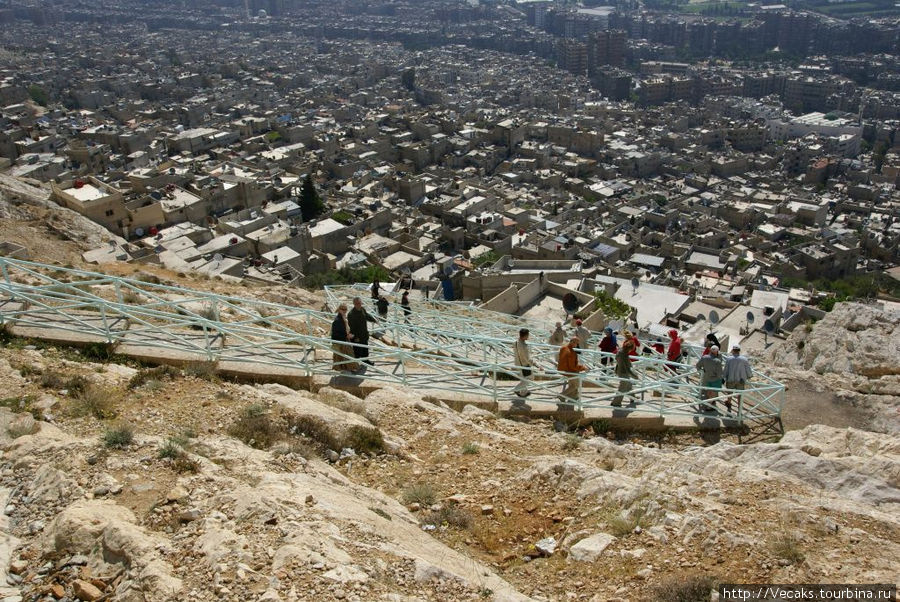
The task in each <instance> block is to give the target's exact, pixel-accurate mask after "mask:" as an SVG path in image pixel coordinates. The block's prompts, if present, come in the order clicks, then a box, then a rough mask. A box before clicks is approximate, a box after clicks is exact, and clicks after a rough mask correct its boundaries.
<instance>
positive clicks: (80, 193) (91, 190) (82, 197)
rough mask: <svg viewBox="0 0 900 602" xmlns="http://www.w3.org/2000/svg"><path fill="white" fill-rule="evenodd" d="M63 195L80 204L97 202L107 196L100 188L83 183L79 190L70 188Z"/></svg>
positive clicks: (73, 187)
mask: <svg viewBox="0 0 900 602" xmlns="http://www.w3.org/2000/svg"><path fill="white" fill-rule="evenodd" d="M65 193H66V194H68V195H69V196H71V197H72V198H74V199H77V200H79V201H81V202H82V203H86V202H88V201H97V200H99V199H102V198H104V197H107V196H109V195H108V194H106V193H105V192H103V190H101V189H100V188H97V187H96V186H94V185H93V184H88V183H85V185H84V186H82V187H81V188H76V187H75V186H72V187H71V188H68V189H66V190H65Z"/></svg>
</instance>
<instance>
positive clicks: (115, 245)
mask: <svg viewBox="0 0 900 602" xmlns="http://www.w3.org/2000/svg"><path fill="white" fill-rule="evenodd" d="M117 246H118V245H117V244H116V241H114V240H111V241H109V248H110V249H115V248H116V247H117Z"/></svg>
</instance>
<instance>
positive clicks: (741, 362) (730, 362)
mask: <svg viewBox="0 0 900 602" xmlns="http://www.w3.org/2000/svg"><path fill="white" fill-rule="evenodd" d="M752 375H753V368H751V367H750V360H748V359H747V358H746V357H744V356H743V355H741V347H740V345H732V346H731V355H730V356H728V359H726V360H725V373H724V376H725V388H726V389H733V390H739V391H743V390H744V389H745V388H746V386H747V381H749V380H750V377H751V376H752ZM734 397H737V401H738V404H740V403H741V395H740V393H738V394H737V395H736V396H729V397H728V399H727V400H726V401H725V409H726V410H728V411H729V412H730V411H731V400H732V399H733V398H734Z"/></svg>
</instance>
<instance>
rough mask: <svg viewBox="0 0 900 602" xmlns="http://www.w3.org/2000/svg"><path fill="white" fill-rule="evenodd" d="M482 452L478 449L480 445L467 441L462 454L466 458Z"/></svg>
mask: <svg viewBox="0 0 900 602" xmlns="http://www.w3.org/2000/svg"><path fill="white" fill-rule="evenodd" d="M479 451H480V450H479V449H478V444H477V443H475V442H473V441H467V442H466V443H464V444H463V446H462V453H463V455H466V456H474V455H475V454H477V453H478V452H479Z"/></svg>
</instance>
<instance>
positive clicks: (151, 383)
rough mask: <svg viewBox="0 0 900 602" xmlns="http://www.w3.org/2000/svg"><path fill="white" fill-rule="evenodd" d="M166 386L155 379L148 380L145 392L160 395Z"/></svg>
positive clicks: (145, 384)
mask: <svg viewBox="0 0 900 602" xmlns="http://www.w3.org/2000/svg"><path fill="white" fill-rule="evenodd" d="M165 387H166V385H165V384H164V383H163V381H161V380H156V379H155V378H153V379H150V380H148V381H147V382H146V383H144V390H145V391H149V392H150V393H158V392H159V391H162V390H163V389H164V388H165Z"/></svg>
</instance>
